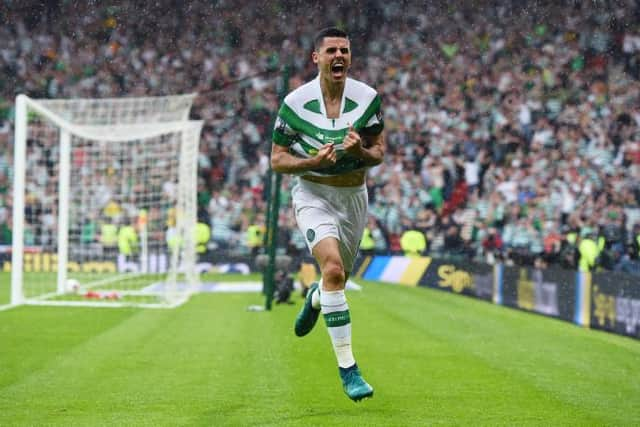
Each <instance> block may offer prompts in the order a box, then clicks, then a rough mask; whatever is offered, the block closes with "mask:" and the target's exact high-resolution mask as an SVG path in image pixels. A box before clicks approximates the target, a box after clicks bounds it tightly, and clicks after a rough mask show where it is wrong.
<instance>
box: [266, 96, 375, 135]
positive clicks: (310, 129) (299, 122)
mask: <svg viewBox="0 0 640 427" xmlns="http://www.w3.org/2000/svg"><path fill="white" fill-rule="evenodd" d="M380 103H381V101H380V96H378V95H376V97H375V98H374V99H373V101H371V104H369V107H367V109H366V110H365V112H364V114H363V115H362V116H360V118H358V119H357V120H355V122H354V123H353V127H354V129H355V130H356V131H361V130H363V128H364V126H365V125H366V124H367V122H368V121H369V120H370V119H371V117H372V116H373V115H374V114H375V113H376V112H377V111H378V110H379V109H380ZM278 115H279V116H280V118H281V119H282V120H284V121H285V122H286V123H287V124H288V125H289V126H290V127H291V128H292V129H293V130H295V131H296V132H300V133H303V134H305V135H307V136H309V137H311V138H314V139H316V140H318V141H320V142H321V143H323V144H325V143H327V142H334V143H340V142H341V141H342V140H343V139H344V136H345V135H346V134H347V131H348V129H347V128H345V129H340V130H332V129H323V128H320V127H317V126H316V125H314V124H313V123H311V122H308V121H306V120H304V119H303V118H302V117H300V116H299V115H298V114H296V112H295V111H293V109H292V108H291V107H289V106H288V105H287V104H282V107H280V112H279V114H278Z"/></svg>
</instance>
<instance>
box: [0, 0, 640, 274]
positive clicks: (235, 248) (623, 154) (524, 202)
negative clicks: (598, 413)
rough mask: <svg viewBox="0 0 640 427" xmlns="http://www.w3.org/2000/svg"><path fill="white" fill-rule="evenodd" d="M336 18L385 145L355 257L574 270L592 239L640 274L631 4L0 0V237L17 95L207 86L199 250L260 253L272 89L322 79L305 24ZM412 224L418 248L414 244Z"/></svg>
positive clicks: (313, 27) (41, 152)
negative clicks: (204, 227)
mask: <svg viewBox="0 0 640 427" xmlns="http://www.w3.org/2000/svg"><path fill="white" fill-rule="evenodd" d="M328 25H336V26H338V27H341V28H343V29H345V30H347V31H348V32H349V33H350V35H351V41H352V50H353V67H352V69H351V72H350V73H351V76H352V77H354V78H357V79H360V80H363V81H365V82H366V83H368V84H369V85H371V86H373V87H375V88H376V89H377V90H378V91H379V93H380V94H381V96H382V100H383V111H384V119H385V124H386V140H387V154H386V157H385V161H384V163H383V164H382V165H380V166H378V167H375V168H373V169H372V170H370V172H369V178H368V180H367V187H368V191H369V197H370V220H369V226H368V228H367V230H366V231H365V233H368V234H367V235H366V236H365V238H363V247H362V250H363V252H364V253H375V254H400V253H406V254H426V255H432V256H437V257H444V258H458V259H469V258H471V259H476V260H481V261H485V262H489V263H493V262H496V261H498V260H503V261H504V262H506V263H507V264H517V265H536V266H538V267H544V266H547V265H560V266H563V267H565V268H568V269H577V268H578V267H579V261H580V257H581V254H580V251H579V249H578V248H579V246H580V242H581V241H583V240H586V239H590V240H593V241H596V242H597V244H598V247H599V248H600V254H599V256H598V268H601V269H606V270H619V271H625V272H629V273H632V274H640V259H639V258H640V251H639V250H640V205H639V203H640V83H639V79H640V53H639V52H640V3H639V2H637V1H589V2H582V1H559V2H558V1H553V2H552V1H536V2H526V5H523V2H520V1H455V0H453V1H451V0H450V1H446V2H445V1H401V2H388V1H382V0H367V1H349V2H346V1H345V2H341V1H338V2H332V3H330V4H325V3H322V2H307V1H293V0H288V1H286V0H282V1H280V0H270V1H245V0H236V1H185V2H182V1H173V0H157V1H154V2H119V1H114V2H100V1H46V2H42V1H9V0H3V1H1V2H0V247H5V248H7V249H9V248H10V245H11V234H12V233H11V224H12V222H11V209H12V194H11V183H12V176H13V170H12V168H13V120H14V99H15V96H16V95H17V94H19V93H24V94H27V95H29V96H30V97H34V98H103V97H127V96H150V95H171V94H180V93H191V92H198V93H199V96H198V97H197V98H196V102H195V104H194V108H193V110H192V111H193V113H192V118H193V119H200V120H204V123H205V125H204V130H203V133H202V139H201V141H200V154H199V162H198V167H199V169H198V176H199V178H198V179H199V181H198V218H199V221H201V222H203V223H206V224H208V225H209V226H210V233H211V235H210V239H209V240H208V241H207V242H206V249H205V250H203V251H202V253H201V257H203V258H206V259H209V260H212V261H216V260H231V259H236V258H237V259H242V258H245V257H248V256H251V255H255V254H256V253H259V252H262V251H263V248H262V247H261V246H262V241H263V240H262V233H263V232H264V227H265V215H264V213H265V211H266V206H267V197H266V196H267V192H266V191H265V182H266V176H267V173H268V169H269V140H270V137H271V129H272V124H273V119H274V116H275V113H276V112H277V109H278V105H279V99H278V96H279V91H280V90H281V89H282V87H283V86H288V88H289V90H292V89H294V88H295V87H297V86H299V85H300V84H302V83H304V82H306V81H307V80H310V79H312V78H314V77H315V75H316V73H317V70H316V69H315V67H314V65H313V64H312V62H311V60H310V55H311V51H312V38H313V34H314V33H315V32H316V31H317V30H318V29H320V28H322V27H325V26H328ZM285 67H286V68H287V71H288V79H287V82H286V84H283V82H282V75H283V73H282V70H283V69H284V68H285ZM29 153H30V155H32V156H33V155H35V157H32V158H36V159H37V160H34V161H33V162H32V163H30V164H29V169H28V171H27V172H28V173H27V188H29V185H28V182H29V180H36V179H37V180H39V181H40V184H42V183H44V184H45V187H46V183H47V180H54V179H55V177H53V176H52V173H51V168H50V167H47V165H48V164H49V165H50V164H51V163H52V162H55V161H56V158H57V157H56V156H57V152H56V148H55V147H50V146H45V145H44V144H39V143H38V141H31V142H30V143H29ZM292 184H293V178H292V177H290V176H285V177H284V179H283V191H282V197H283V200H282V203H283V206H282V209H281V211H280V230H279V242H278V243H279V252H280V253H288V254H290V255H293V256H294V257H295V258H296V259H298V260H299V259H301V258H303V257H304V256H305V254H306V251H307V249H306V246H305V243H304V239H303V236H302V235H301V234H300V233H299V231H298V230H297V228H296V227H295V220H294V217H293V214H292V212H291V209H290V201H289V191H288V190H289V189H290V187H291V186H292ZM54 188H55V187H54ZM47 197H50V195H49V194H46V193H43V192H35V193H28V194H27V210H28V211H29V213H28V215H27V221H28V224H37V225H38V227H39V228H42V230H40V231H39V232H38V233H34V234H33V235H32V236H31V237H29V235H28V233H27V236H26V238H30V239H31V240H30V241H27V242H25V243H26V244H27V245H28V246H40V247H45V249H46V246H47V245H50V244H51V243H50V242H51V241H52V240H51V239H47V237H46V236H47V235H49V236H53V235H55V227H56V224H55V221H56V219H55V218H54V217H53V215H52V213H51V212H46V211H42V210H39V209H38V205H39V204H40V203H41V202H40V199H43V198H47ZM123 203H124V202H123V201H119V200H106V199H105V200H104V208H103V211H102V212H100V215H96V218H100V217H107V218H110V219H111V220H113V221H114V222H117V220H118V215H121V213H122V212H123V208H122V206H119V205H121V204H123ZM96 221H97V219H96ZM93 229H94V230H95V232H94V233H93V234H92V235H90V236H87V238H88V239H92V240H93V241H94V242H95V243H96V244H100V239H101V236H100V233H99V230H100V227H99V224H96V226H95V227H94V228H93ZM409 231H419V232H420V234H421V235H423V236H424V241H425V242H424V243H425V244H424V246H422V245H417V246H416V245H414V244H407V241H408V239H404V241H403V236H406V235H407V234H406V233H407V232H409ZM42 236H45V237H42ZM164 238H165V237H164V236H158V239H164ZM50 249H52V248H50ZM0 252H1V251H0Z"/></svg>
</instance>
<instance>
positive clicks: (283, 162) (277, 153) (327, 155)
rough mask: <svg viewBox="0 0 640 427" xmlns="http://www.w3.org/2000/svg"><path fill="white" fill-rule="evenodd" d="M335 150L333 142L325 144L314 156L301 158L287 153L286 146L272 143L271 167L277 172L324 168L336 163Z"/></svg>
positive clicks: (296, 171) (298, 171) (300, 171)
mask: <svg viewBox="0 0 640 427" xmlns="http://www.w3.org/2000/svg"><path fill="white" fill-rule="evenodd" d="M336 159H337V157H336V150H335V148H334V147H333V144H325V145H323V146H322V147H321V148H320V149H319V150H318V154H316V155H315V156H313V157H311V158H308V159H302V158H299V157H296V156H294V155H292V154H291V153H289V149H288V148H287V147H281V146H279V145H277V144H273V147H272V149H271V168H272V169H273V170H274V171H275V172H279V173H303V172H308V171H311V170H314V169H321V168H326V167H329V166H333V165H334V164H335V163H336Z"/></svg>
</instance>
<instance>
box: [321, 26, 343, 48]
mask: <svg viewBox="0 0 640 427" xmlns="http://www.w3.org/2000/svg"><path fill="white" fill-rule="evenodd" d="M325 37H340V38H343V39H349V35H348V34H347V33H346V31H343V30H341V29H340V28H337V27H327V28H323V29H321V30H320V31H318V32H317V33H316V35H315V36H314V37H313V48H314V49H315V50H316V51H317V50H318V49H320V46H322V42H323V41H324V38H325Z"/></svg>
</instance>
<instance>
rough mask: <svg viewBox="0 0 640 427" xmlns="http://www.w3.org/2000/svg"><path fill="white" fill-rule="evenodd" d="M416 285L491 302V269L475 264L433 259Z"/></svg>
mask: <svg viewBox="0 0 640 427" xmlns="http://www.w3.org/2000/svg"><path fill="white" fill-rule="evenodd" d="M418 284H419V285H420V286H427V287H429V288H435V289H441V290H446V291H449V292H453V293H456V294H463V295H467V296H471V297H474V298H480V299H483V300H486V301H492V300H493V267H492V266H490V265H488V264H479V263H475V262H465V263H461V262H449V261H446V260H438V259H434V260H433V261H432V262H431V264H429V267H428V268H427V270H426V271H425V273H424V275H423V276H422V278H420V281H419V282H418Z"/></svg>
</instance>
